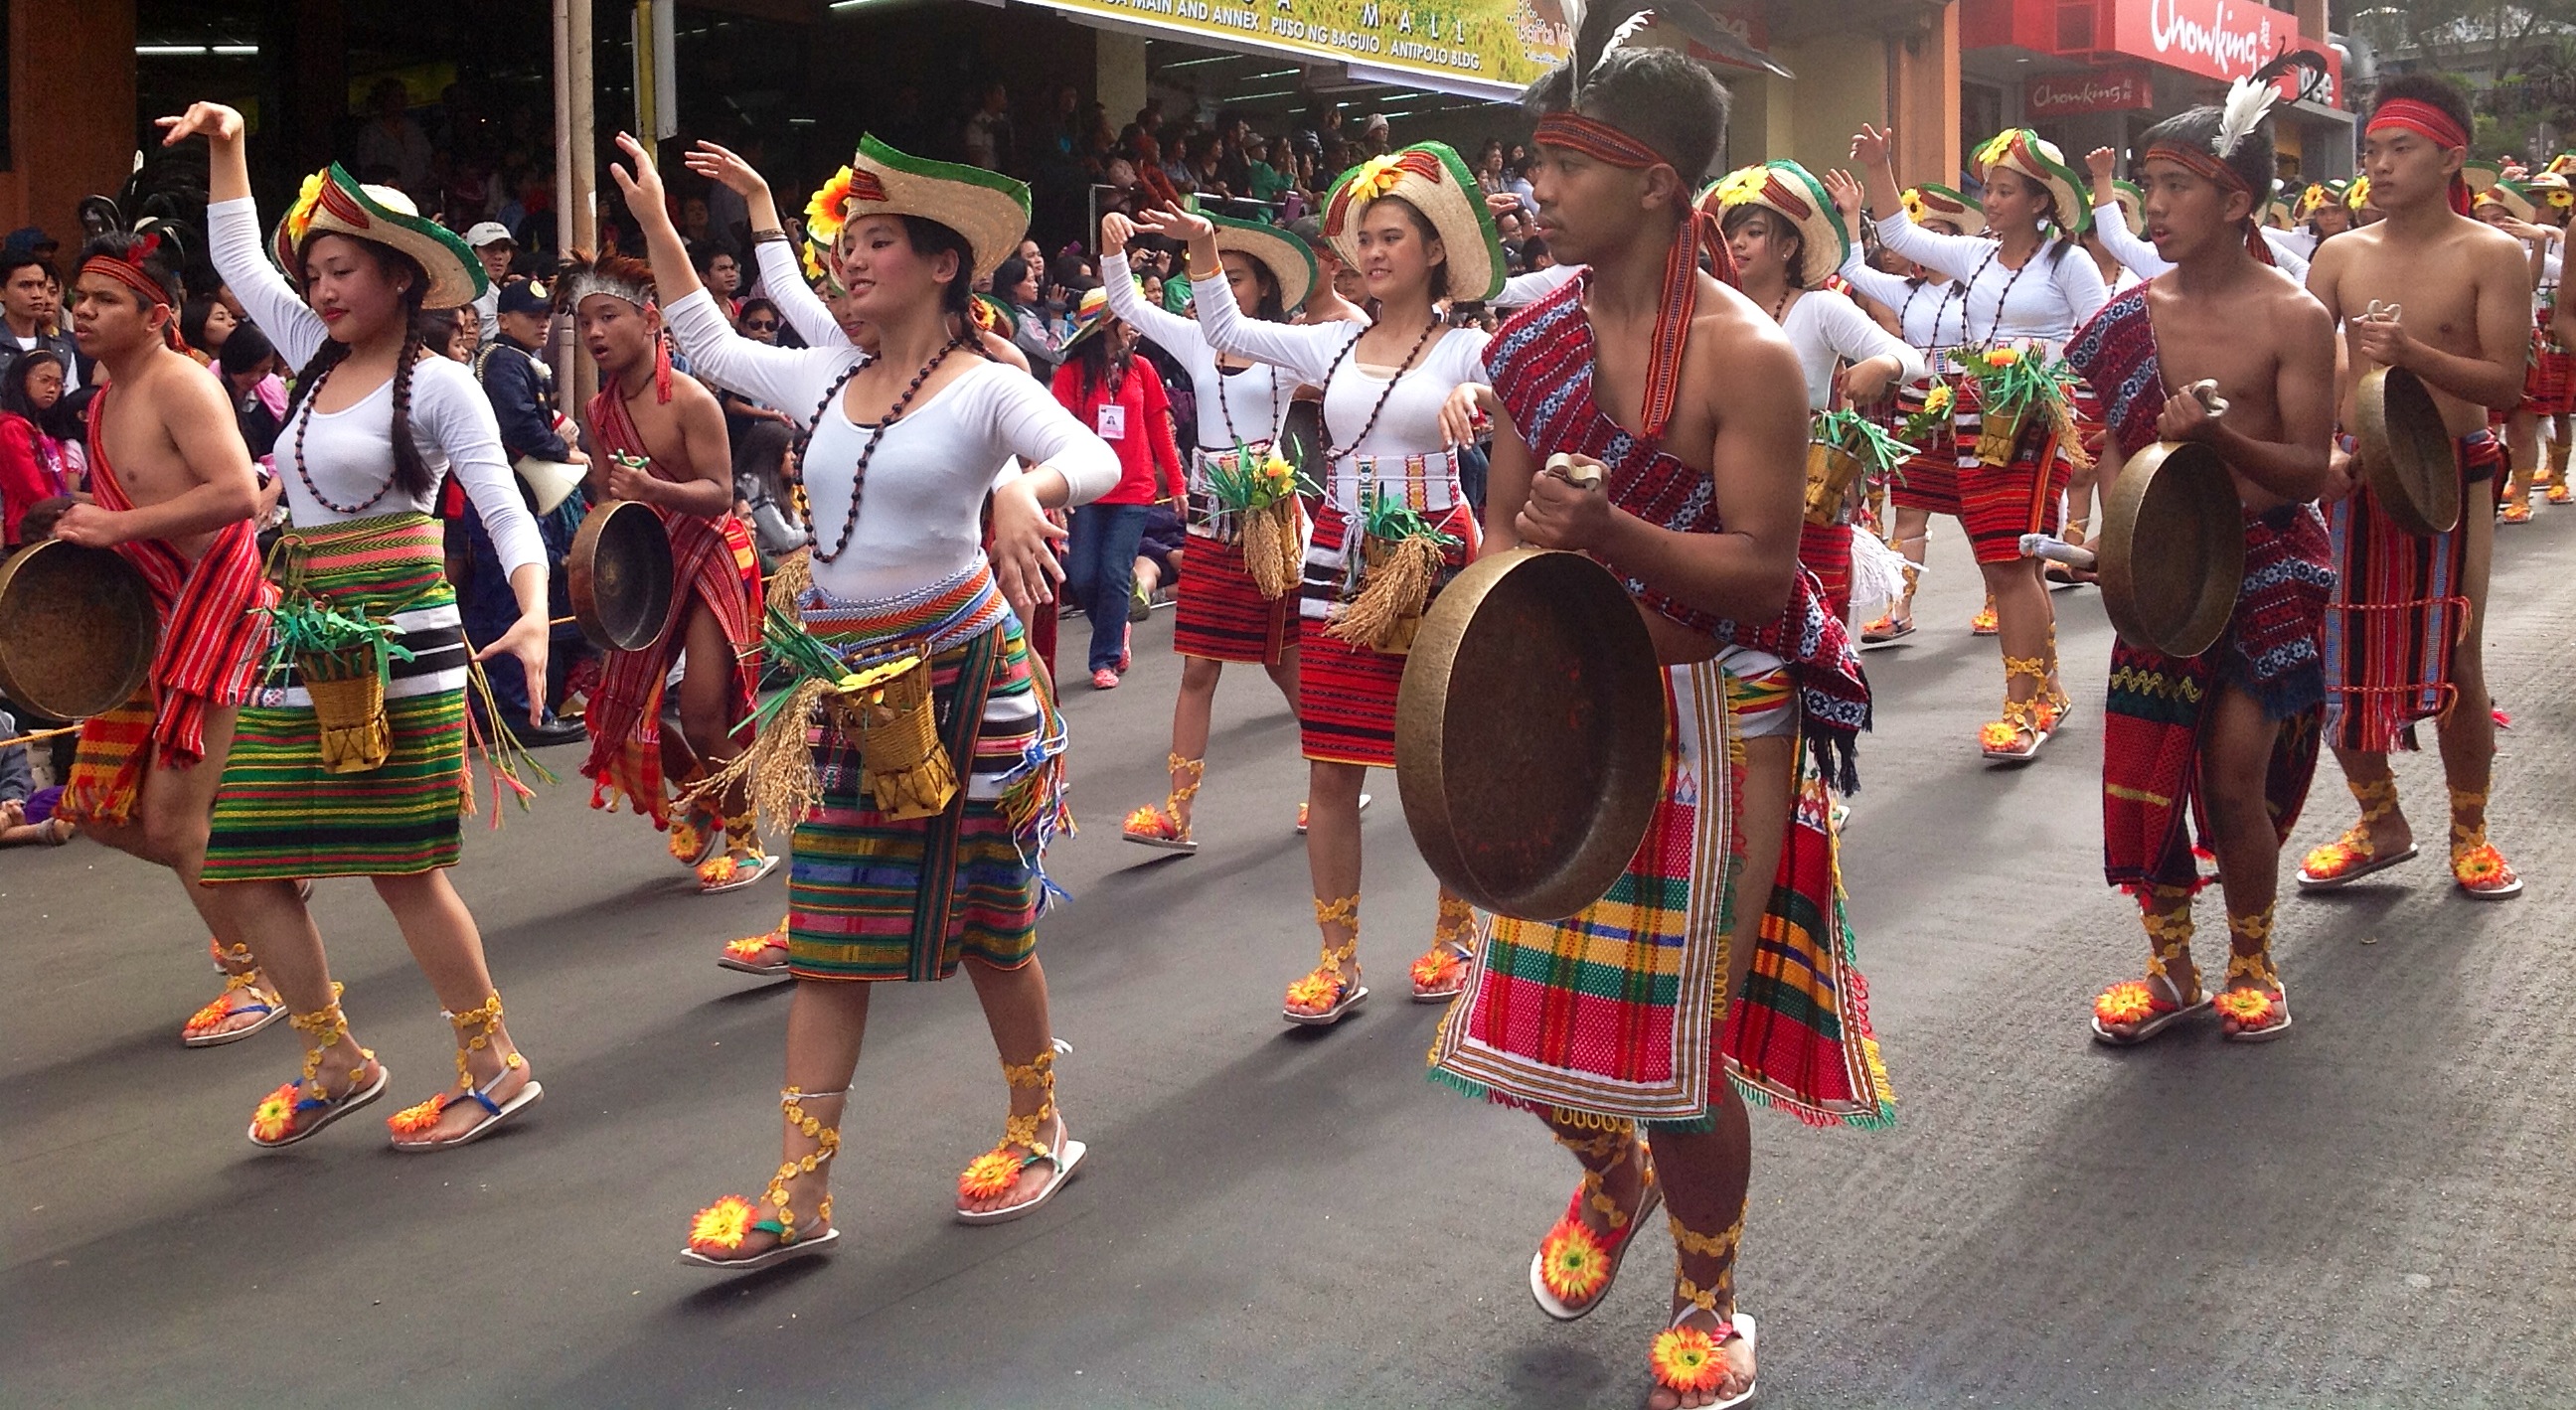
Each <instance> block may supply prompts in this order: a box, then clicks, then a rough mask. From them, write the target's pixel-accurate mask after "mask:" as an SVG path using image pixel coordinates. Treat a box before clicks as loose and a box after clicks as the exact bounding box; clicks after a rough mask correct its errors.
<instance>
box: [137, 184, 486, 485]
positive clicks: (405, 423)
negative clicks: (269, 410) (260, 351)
mask: <svg viewBox="0 0 2576 1410" xmlns="http://www.w3.org/2000/svg"><path fill="white" fill-rule="evenodd" d="M338 233H339V232H337V231H331V230H317V231H314V232H312V233H310V234H307V235H306V236H305V237H304V240H303V243H301V244H299V245H297V246H296V247H295V269H294V271H293V272H291V273H290V274H289V275H288V279H289V280H290V282H293V283H296V284H299V285H300V284H302V283H303V282H304V281H303V279H302V277H301V275H302V271H303V270H304V269H305V268H306V266H307V265H308V263H309V262H310V260H311V258H312V253H313V242H314V241H316V240H319V239H321V238H323V237H324V236H326V235H335V234H338ZM100 238H101V239H105V238H107V237H105V236H101V237H100ZM340 238H342V239H344V240H350V241H353V242H355V243H356V244H357V246H358V247H359V248H360V249H363V250H365V251H366V252H367V254H368V255H369V256H370V257H371V258H373V259H374V260H375V262H376V268H377V269H378V270H381V271H382V272H383V273H384V276H385V279H386V280H387V281H388V282H391V281H393V280H395V279H398V278H399V277H401V276H402V275H404V274H409V275H410V276H411V283H410V284H409V285H408V286H407V287H405V288H404V290H403V293H402V304H403V342H402V351H401V352H399V353H396V354H395V355H394V382H393V401H394V419H393V425H392V428H391V438H392V441H393V452H394V488H396V489H399V490H401V491H402V492H403V493H405V494H407V495H410V496H412V497H413V498H415V499H417V498H421V497H424V496H426V495H427V494H428V493H429V492H430V491H431V490H434V489H436V488H438V477H437V476H436V475H433V474H432V473H430V469H429V462H428V461H427V460H425V459H423V458H422V457H421V453H420V447H419V445H417V444H416V443H414V442H413V440H412V438H411V372H412V367H413V366H414V365H415V364H416V363H418V362H419V361H420V354H421V350H422V349H423V348H425V347H427V346H428V345H429V344H428V341H427V339H426V338H425V337H424V333H425V330H424V329H423V328H422V327H421V317H420V308H421V301H422V300H424V299H426V298H428V297H429V274H428V272H427V271H425V270H423V269H422V268H421V267H420V261H418V260H415V259H413V258H412V257H411V256H409V255H407V254H404V253H403V252H402V251H400V250H397V249H395V248H394V247H393V246H391V245H387V244H381V243H379V242H377V241H374V240H367V239H362V238H360V237H358V236H355V235H342V236H340ZM443 355H444V354H443V353H442V356H443ZM348 358H349V345H348V344H347V343H343V342H341V341H339V340H338V339H336V338H325V339H323V340H322V346H321V347H319V348H316V349H314V351H313V357H312V360H311V361H309V362H307V363H305V364H304V366H303V367H301V368H299V369H298V370H297V371H296V374H295V390H294V391H293V392H291V393H289V394H288V396H287V399H286V415H285V417H284V418H283V420H285V421H292V420H294V419H295V409H296V407H298V406H299V405H301V404H302V403H303V401H304V398H305V397H307V396H309V395H311V394H312V391H313V387H314V384H315V383H317V382H319V381H321V380H322V378H323V376H324V375H326V374H327V373H329V372H330V370H331V369H332V368H334V367H337V366H339V365H340V364H341V363H343V362H346V361H347V360H348Z"/></svg>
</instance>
